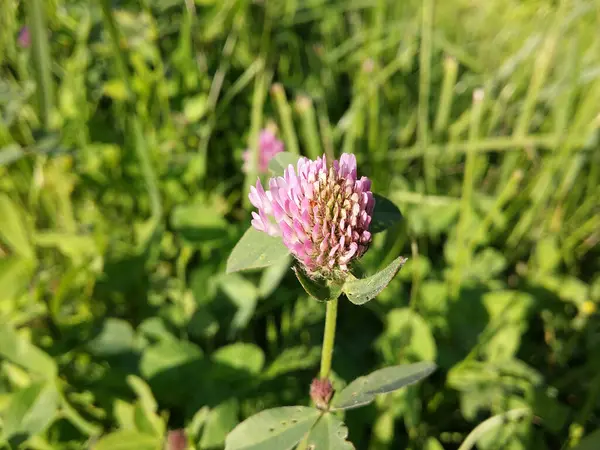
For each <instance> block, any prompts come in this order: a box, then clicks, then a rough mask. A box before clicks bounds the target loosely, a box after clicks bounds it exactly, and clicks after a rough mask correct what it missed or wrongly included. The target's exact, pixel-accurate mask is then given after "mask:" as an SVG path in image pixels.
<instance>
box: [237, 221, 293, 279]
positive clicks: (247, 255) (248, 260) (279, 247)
mask: <svg viewBox="0 0 600 450" xmlns="http://www.w3.org/2000/svg"><path fill="white" fill-rule="evenodd" d="M289 253H290V252H289V250H288V249H287V247H286V246H285V245H283V242H282V240H281V238H279V237H273V236H269V235H268V234H267V233H263V232H261V231H258V230H256V229H255V228H253V227H250V228H248V230H247V231H246V232H245V233H244V235H243V236H242V238H241V239H240V240H239V241H238V243H237V244H236V245H235V247H234V249H233V250H232V252H231V254H230V255H229V258H228V259H227V272H228V273H231V272H237V271H240V270H249V269H258V268H261V267H267V266H270V265H271V264H275V263H276V262H279V261H280V260H281V259H282V258H284V257H286V256H287V255H288V254H289Z"/></svg>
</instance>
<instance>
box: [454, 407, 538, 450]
mask: <svg viewBox="0 0 600 450" xmlns="http://www.w3.org/2000/svg"><path fill="white" fill-rule="evenodd" d="M528 415H531V411H530V410H529V409H528V408H519V409H512V410H510V411H506V412H504V413H501V414H497V415H495V416H493V417H490V418H489V419H487V420H485V421H483V422H481V423H480V424H479V425H477V426H476V427H475V428H473V430H472V431H471V432H470V433H469V435H468V436H467V438H466V439H465V440H464V441H463V443H462V444H461V445H460V447H459V450H470V449H471V448H473V447H474V446H475V444H477V443H478V441H479V440H480V439H482V438H483V437H484V436H487V435H490V438H491V439H490V440H491V442H492V444H495V443H497V442H498V440H499V437H500V436H498V433H495V431H496V429H497V428H499V427H503V431H506V430H507V429H508V427H507V423H508V422H512V421H516V420H519V419H521V418H523V417H526V416H528ZM478 447H479V446H478Z"/></svg>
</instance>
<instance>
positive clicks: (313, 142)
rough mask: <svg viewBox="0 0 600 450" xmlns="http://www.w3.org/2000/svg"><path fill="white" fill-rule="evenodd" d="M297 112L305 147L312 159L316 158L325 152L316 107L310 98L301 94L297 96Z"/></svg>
mask: <svg viewBox="0 0 600 450" xmlns="http://www.w3.org/2000/svg"><path fill="white" fill-rule="evenodd" d="M295 106H296V108H295V109H296V112H297V113H298V115H299V116H300V121H301V125H302V137H303V140H304V148H305V149H306V153H307V154H308V156H309V157H310V158H311V159H316V158H317V157H319V156H321V155H322V154H323V150H322V149H321V141H320V140H319V129H318V126H317V117H316V114H315V108H314V105H313V102H312V100H311V99H310V98H308V97H306V96H304V95H301V96H298V98H296V105H295Z"/></svg>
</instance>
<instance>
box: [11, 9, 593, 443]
mask: <svg viewBox="0 0 600 450" xmlns="http://www.w3.org/2000/svg"><path fill="white" fill-rule="evenodd" d="M0 5H1V6H0V10H1V13H0V55H1V59H0V448H2V449H4V448H6V449H32V450H51V449H65V450H67V449H95V450H112V449H120V450H151V449H154V450H159V449H163V448H165V449H168V450H183V449H184V448H188V449H198V450H209V449H223V448H224V445H225V444H224V443H225V438H226V436H227V434H228V433H229V432H230V431H231V430H232V429H233V428H234V427H235V426H236V425H237V424H239V423H240V422H241V421H243V420H244V419H246V418H247V417H249V416H251V415H253V414H255V413H257V412H259V411H262V410H265V409H268V408H274V407H279V406H286V405H309V404H310V397H309V386H310V383H311V380H312V379H313V378H314V377H315V376H317V374H318V373H319V363H320V357H321V342H322V339H323V326H324V321H325V305H324V304H323V303H321V302H319V301H317V300H315V299H314V298H311V297H310V296H309V295H308V294H307V293H306V292H305V291H304V290H303V289H302V287H301V285H300V283H299V282H298V280H297V279H296V276H295V274H294V272H293V271H292V270H291V268H290V266H291V264H292V259H291V258H285V259H283V260H279V261H278V262H277V263H276V264H274V265H272V266H270V267H268V268H266V269H259V270H253V271H248V272H236V273H226V270H225V269H226V262H227V258H228V256H229V254H230V253H231V251H232V249H233V247H234V246H235V244H236V242H237V241H238V240H239V239H240V237H241V236H242V235H243V233H244V232H245V231H246V230H247V228H248V227H249V225H250V220H251V216H250V214H251V212H252V211H253V207H252V205H251V204H250V202H249V200H248V192H249V187H250V185H252V184H254V183H255V182H256V179H257V176H259V175H261V177H262V179H263V180H265V179H267V178H268V175H264V174H259V173H257V170H256V167H255V168H253V169H251V170H249V171H244V170H243V157H242V154H243V152H244V151H245V150H246V149H249V151H250V154H251V155H253V156H257V155H258V151H259V147H258V136H259V133H260V131H261V130H262V129H264V128H266V127H276V128H277V135H278V136H279V138H280V139H281V140H282V141H283V142H284V144H285V149H286V151H287V152H290V153H294V154H297V155H304V156H307V157H309V158H311V159H315V158H316V157H318V156H320V155H323V154H325V155H327V157H328V158H332V159H335V158H338V157H339V156H340V155H341V154H342V153H343V152H346V153H354V154H355V155H356V157H357V160H358V171H359V174H360V175H365V176H368V177H369V178H370V179H371V180H372V181H373V185H372V190H373V192H376V193H380V194H382V195H384V196H386V197H387V198H388V199H389V200H390V201H392V202H393V203H394V204H395V205H396V206H397V207H398V208H399V209H400V211H401V213H402V221H401V222H399V223H397V224H395V225H394V226H393V227H391V228H389V229H388V230H387V231H385V232H383V233H378V234H376V235H374V239H373V242H372V244H371V246H370V248H369V250H368V252H367V253H366V254H365V256H364V257H363V258H362V260H361V261H360V263H361V270H363V271H364V272H365V273H367V274H371V273H376V272H377V271H378V270H381V269H382V268H384V267H386V266H387V265H388V264H390V263H391V262H392V261H393V260H394V259H396V258H398V257H399V256H404V257H406V258H408V261H407V262H406V264H405V265H404V267H403V268H402V270H401V271H400V272H399V273H398V275H397V276H396V277H395V278H394V279H393V281H392V282H391V283H390V285H389V286H388V287H387V288H386V289H385V290H384V291H383V292H382V293H381V294H379V295H378V296H377V298H376V299H374V300H372V301H371V302H369V303H368V304H365V305H364V306H361V307H359V306H356V305H354V304H352V303H350V302H349V301H347V300H346V299H345V298H341V299H340V304H339V311H338V322H337V335H336V339H335V346H334V350H333V365H332V378H333V381H334V385H335V386H343V385H345V384H347V383H349V382H350V381H352V380H353V379H355V378H356V377H358V376H361V375H364V374H367V373H370V372H372V371H374V370H376V369H379V368H382V367H386V366H392V365H398V364H408V363H415V362H419V361H434V362H435V363H436V364H437V370H436V371H435V372H434V373H433V374H432V375H431V376H429V377H428V378H427V379H425V380H424V381H422V382H420V383H419V384H415V385H412V386H409V387H407V388H404V389H402V390H400V391H397V392H394V393H392V394H388V395H382V396H378V397H377V398H376V399H375V401H374V402H373V403H371V404H370V405H368V406H366V407H364V408H361V409H355V410H348V411H346V412H345V414H343V420H344V423H345V424H346V425H347V427H348V429H349V435H348V439H349V440H350V441H351V442H352V443H353V444H354V447H355V448H356V450H388V449H389V450H400V449H412V450H420V449H424V450H470V449H479V450H529V449H531V450H571V449H572V450H597V449H600V431H599V429H600V313H599V312H598V305H599V303H600V248H599V245H598V243H599V241H600V200H599V199H600V131H599V128H600V34H599V30H600V2H598V1H594V0H554V1H553V0H527V1H525V0H437V1H436V0H422V1H416V0H405V1H401V0H353V1H344V0H302V1H300V0H139V1H135V0H120V1H117V0H98V1H91V0H79V1H77V0H0ZM23 27H27V28H26V31H23ZM23 33H26V34H28V35H24V34H23ZM173 430H184V432H185V440H186V441H187V444H186V445H187V447H185V446H177V445H176V443H174V440H173V439H171V440H167V436H171V438H172V437H173V436H174V434H173ZM169 433H170V434H169ZM247 448H248V449H250V448H251V447H247ZM252 448H253V449H254V448H255V447H252ZM261 448H262V447H261ZM345 448H346V447H344V449H345ZM258 449H259V447H256V450H258ZM272 450H290V449H283V448H281V449H278V448H276V447H272ZM314 450H341V447H335V446H323V447H322V449H321V448H320V447H319V446H318V445H317V447H316V448H315V449H314Z"/></svg>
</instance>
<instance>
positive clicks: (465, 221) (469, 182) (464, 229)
mask: <svg viewBox="0 0 600 450" xmlns="http://www.w3.org/2000/svg"><path fill="white" fill-rule="evenodd" d="M482 104H483V90H476V91H475V92H474V94H473V106H472V108H471V126H470V128H469V141H470V142H471V143H472V144H473V143H475V142H476V141H477V139H478V137H479V124H480V121H481V107H482ZM474 175H475V152H473V150H472V145H471V148H470V149H469V151H467V156H466V162H465V175H464V178H463V186H462V196H461V202H460V217H459V220H458V225H457V230H456V244H457V248H458V253H457V256H456V262H455V265H454V268H453V272H452V278H451V280H450V281H451V291H450V292H451V295H452V296H453V297H455V298H456V297H457V296H458V294H459V292H460V285H461V283H462V273H463V269H464V267H466V266H468V265H469V260H470V258H471V255H470V254H469V252H468V247H467V246H466V245H465V244H466V242H467V236H468V227H469V226H470V225H471V210H472V197H473V181H474Z"/></svg>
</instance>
